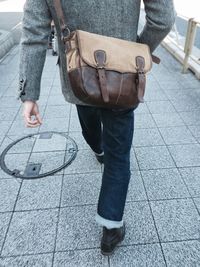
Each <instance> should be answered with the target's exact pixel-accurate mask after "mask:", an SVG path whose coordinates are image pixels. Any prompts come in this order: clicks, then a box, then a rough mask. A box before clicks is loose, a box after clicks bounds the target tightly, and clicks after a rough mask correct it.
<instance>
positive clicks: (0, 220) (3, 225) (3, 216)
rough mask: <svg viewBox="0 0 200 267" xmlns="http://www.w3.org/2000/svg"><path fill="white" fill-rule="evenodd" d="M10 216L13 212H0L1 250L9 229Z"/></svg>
mask: <svg viewBox="0 0 200 267" xmlns="http://www.w3.org/2000/svg"><path fill="white" fill-rule="evenodd" d="M10 218H11V213H0V250H1V248H2V245H3V241H4V238H5V235H6V231H7V229H8V225H9V221H10ZM0 263H1V261H0ZM0 266H1V264H0Z"/></svg>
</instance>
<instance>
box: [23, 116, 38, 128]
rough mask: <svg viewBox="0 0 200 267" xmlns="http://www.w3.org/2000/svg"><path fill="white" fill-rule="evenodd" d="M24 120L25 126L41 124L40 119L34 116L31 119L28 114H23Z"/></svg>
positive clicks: (31, 126)
mask: <svg viewBox="0 0 200 267" xmlns="http://www.w3.org/2000/svg"><path fill="white" fill-rule="evenodd" d="M24 122H25V126H26V127H30V128H35V127H38V126H40V125H41V120H40V121H39V120H38V118H37V117H36V116H35V117H34V119H31V117H30V115H28V114H24Z"/></svg>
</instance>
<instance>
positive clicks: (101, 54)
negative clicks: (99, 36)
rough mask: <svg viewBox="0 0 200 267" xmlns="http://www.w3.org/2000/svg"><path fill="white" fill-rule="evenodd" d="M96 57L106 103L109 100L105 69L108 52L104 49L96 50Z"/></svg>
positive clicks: (102, 93)
mask: <svg viewBox="0 0 200 267" xmlns="http://www.w3.org/2000/svg"><path fill="white" fill-rule="evenodd" d="M94 58H95V61H96V63H97V72H98V76H99V83H100V88H101V95H102V98H103V101H104V102H105V103H108V102H109V92H108V89H107V83H106V71H105V64H106V52H105V51H103V50H96V51H95V52H94Z"/></svg>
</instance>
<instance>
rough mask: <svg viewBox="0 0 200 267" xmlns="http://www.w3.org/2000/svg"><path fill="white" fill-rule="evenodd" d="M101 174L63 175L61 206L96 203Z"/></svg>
mask: <svg viewBox="0 0 200 267" xmlns="http://www.w3.org/2000/svg"><path fill="white" fill-rule="evenodd" d="M101 180H102V174H101V173H93V174H74V175H65V176H64V180H63V189H62V202H61V205H62V206H73V205H85V204H96V203H97V201H98V196H99V191H100V187H101Z"/></svg>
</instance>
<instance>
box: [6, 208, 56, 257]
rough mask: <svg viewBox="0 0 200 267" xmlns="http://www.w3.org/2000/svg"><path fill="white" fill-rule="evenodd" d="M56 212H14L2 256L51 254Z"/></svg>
mask: <svg viewBox="0 0 200 267" xmlns="http://www.w3.org/2000/svg"><path fill="white" fill-rule="evenodd" d="M57 217H58V210H57V209H54V210H43V211H41V210H40V211H26V212H15V213H14V215H13V218H12V221H11V225H10V228H9V231H8V234H7V238H6V242H5V245H4V248H3V252H2V256H11V255H13V256H14V255H20V254H37V253H45V252H53V249H54V244H55V236H56V222H57V219H58V218H57Z"/></svg>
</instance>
